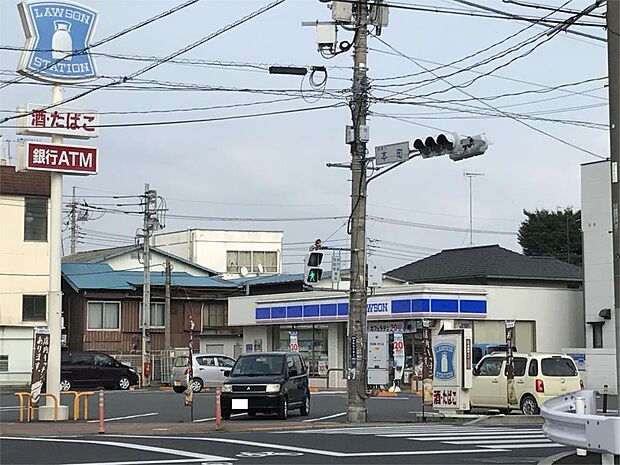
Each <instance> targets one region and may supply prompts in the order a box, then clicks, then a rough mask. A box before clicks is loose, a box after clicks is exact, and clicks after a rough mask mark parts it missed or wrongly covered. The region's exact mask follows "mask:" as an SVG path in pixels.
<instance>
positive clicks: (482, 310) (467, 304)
mask: <svg viewBox="0 0 620 465" xmlns="http://www.w3.org/2000/svg"><path fill="white" fill-rule="evenodd" d="M460 304H461V308H460V310H461V313H476V314H486V312H487V302H486V300H461V302H460Z"/></svg>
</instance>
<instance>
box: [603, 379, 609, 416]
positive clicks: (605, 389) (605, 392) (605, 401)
mask: <svg viewBox="0 0 620 465" xmlns="http://www.w3.org/2000/svg"><path fill="white" fill-rule="evenodd" d="M608 389H609V386H607V385H606V384H605V385H604V386H603V413H607V390H608Z"/></svg>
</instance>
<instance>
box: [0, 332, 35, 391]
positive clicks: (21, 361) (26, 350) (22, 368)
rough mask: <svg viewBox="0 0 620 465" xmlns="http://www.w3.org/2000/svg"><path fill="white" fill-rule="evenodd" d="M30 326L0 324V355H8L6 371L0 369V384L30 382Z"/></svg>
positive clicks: (23, 384)
mask: <svg viewBox="0 0 620 465" xmlns="http://www.w3.org/2000/svg"><path fill="white" fill-rule="evenodd" d="M32 340H33V329H32V327H25V326H22V327H19V326H0V355H8V357H9V369H8V371H0V386H25V385H28V384H30V372H31V369H32Z"/></svg>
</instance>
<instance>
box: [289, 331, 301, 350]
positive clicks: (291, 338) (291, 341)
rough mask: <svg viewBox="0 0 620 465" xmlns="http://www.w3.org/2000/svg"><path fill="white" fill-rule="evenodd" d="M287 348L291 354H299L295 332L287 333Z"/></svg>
mask: <svg viewBox="0 0 620 465" xmlns="http://www.w3.org/2000/svg"><path fill="white" fill-rule="evenodd" d="M288 348H289V350H290V351H291V352H299V343H298V342H297V331H289V333H288Z"/></svg>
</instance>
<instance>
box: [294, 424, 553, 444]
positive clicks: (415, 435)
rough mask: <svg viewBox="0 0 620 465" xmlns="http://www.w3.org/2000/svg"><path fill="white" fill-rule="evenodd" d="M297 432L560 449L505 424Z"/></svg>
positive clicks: (534, 430)
mask: <svg viewBox="0 0 620 465" xmlns="http://www.w3.org/2000/svg"><path fill="white" fill-rule="evenodd" d="M293 432H294V433H297V434H328V435H335V434H340V435H347V436H375V437H379V438H386V439H389V438H395V439H396V438H398V439H405V440H408V441H414V442H416V443H418V444H419V445H420V446H422V445H430V444H432V443H440V444H443V445H449V446H466V447H472V446H474V447H478V448H481V449H497V450H500V449H501V450H512V449H540V448H561V447H565V446H563V445H561V444H557V443H554V442H552V441H551V440H549V439H547V437H545V435H544V433H543V432H542V429H541V427H525V428H514V427H509V426H474V425H472V426H462V425H429V424H425V425H395V426H371V427H355V428H332V429H314V430H300V431H291V433H293Z"/></svg>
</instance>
